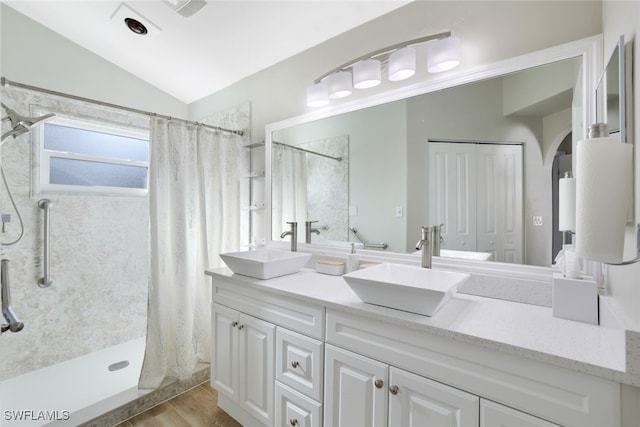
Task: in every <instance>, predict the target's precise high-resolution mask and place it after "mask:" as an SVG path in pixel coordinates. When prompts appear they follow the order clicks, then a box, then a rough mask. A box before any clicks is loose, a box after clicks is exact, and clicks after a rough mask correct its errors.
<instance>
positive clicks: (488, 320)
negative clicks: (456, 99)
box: [206, 268, 640, 427]
mask: <svg viewBox="0 0 640 427" xmlns="http://www.w3.org/2000/svg"><path fill="white" fill-rule="evenodd" d="M206 274H207V275H208V276H210V277H211V279H212V331H213V339H212V350H213V351H212V364H211V384H212V386H213V387H214V388H215V389H216V390H218V392H219V406H220V407H221V408H222V409H223V410H225V411H227V412H228V413H229V414H230V415H231V416H233V417H234V418H235V419H237V420H238V421H239V422H241V423H242V424H243V425H247V426H251V425H266V426H326V427H338V426H348V427H352V426H357V425H368V426H400V425H402V426H405V425H416V426H428V425H437V426H440V425H459V426H498V425H500V426H518V427H520V426H553V425H562V426H580V427H584V426H621V425H623V426H626V425H632V424H628V417H627V418H625V416H623V415H622V406H623V403H622V402H624V400H625V399H624V394H625V392H626V391H628V390H636V388H635V387H639V386H640V376H639V375H635V374H632V373H628V372H625V349H624V340H622V344H620V342H619V341H616V340H612V339H611V336H609V335H608V330H607V329H606V328H604V327H602V326H597V325H590V324H586V323H580V322H574V321H569V320H564V319H559V318H554V317H552V315H551V309H550V308H549V307H543V306H537V305H532V304H522V303H517V302H512V301H505V300H499V299H493V298H486V297H480V296H474V295H467V294H461V293H456V294H454V296H453V297H452V298H451V299H450V300H449V302H448V303H447V304H445V305H444V306H443V307H442V308H441V309H440V310H439V311H438V312H437V313H436V314H435V315H434V316H433V317H427V316H422V315H417V314H412V313H408V312H404V311H400V310H394V309H389V308H385V307H381V306H376V305H371V304H365V303H363V302H362V301H360V299H359V298H358V297H357V296H356V295H355V294H354V293H353V291H352V290H351V289H350V288H349V287H348V286H347V284H346V282H345V281H344V279H343V278H342V277H340V276H328V275H323V274H320V273H318V272H316V271H315V270H313V269H307V268H304V269H302V270H301V271H300V272H298V273H295V274H290V275H287V276H282V277H277V278H273V279H269V280H258V279H253V278H251V277H246V276H242V275H237V274H233V273H232V272H231V271H230V270H228V269H227V268H218V269H213V270H208V271H207V272H206ZM551 331H552V332H551ZM636 421H637V420H636Z"/></svg>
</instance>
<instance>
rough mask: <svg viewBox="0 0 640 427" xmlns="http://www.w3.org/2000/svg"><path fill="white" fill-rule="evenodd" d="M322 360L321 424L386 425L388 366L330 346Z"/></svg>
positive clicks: (339, 426) (334, 426) (350, 426)
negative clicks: (323, 380) (323, 366)
mask: <svg viewBox="0 0 640 427" xmlns="http://www.w3.org/2000/svg"><path fill="white" fill-rule="evenodd" d="M325 361H326V368H325V395H324V405H325V406H324V425H325V426H326V427H359V426H362V427H365V426H367V427H373V426H376V427H383V426H386V425H387V404H388V399H387V396H388V392H387V387H386V381H387V377H388V372H389V369H388V366H387V365H385V364H384V363H380V362H377V361H375V360H372V359H369V358H367V357H364V356H360V355H358V354H355V353H352V352H350V351H346V350H342V349H340V348H337V347H333V346H331V345H326V353H325Z"/></svg>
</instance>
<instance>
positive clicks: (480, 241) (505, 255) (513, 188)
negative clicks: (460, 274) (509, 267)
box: [476, 144, 524, 264]
mask: <svg viewBox="0 0 640 427" xmlns="http://www.w3.org/2000/svg"><path fill="white" fill-rule="evenodd" d="M476 165H477V173H478V175H477V180H476V181H477V211H476V225H477V233H478V234H477V245H478V246H477V251H479V252H489V253H492V254H493V257H492V260H493V261H499V262H510V263H516V264H522V263H523V262H524V249H523V247H524V229H523V190H522V146H521V145H506V144H505V145H498V144H478V145H477V162H476Z"/></svg>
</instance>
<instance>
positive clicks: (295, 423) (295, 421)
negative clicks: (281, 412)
mask: <svg viewBox="0 0 640 427" xmlns="http://www.w3.org/2000/svg"><path fill="white" fill-rule="evenodd" d="M289 424H291V425H292V426H297V425H298V420H297V419H295V418H291V419H290V420H289Z"/></svg>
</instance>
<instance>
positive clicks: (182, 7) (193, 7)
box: [162, 0, 207, 18]
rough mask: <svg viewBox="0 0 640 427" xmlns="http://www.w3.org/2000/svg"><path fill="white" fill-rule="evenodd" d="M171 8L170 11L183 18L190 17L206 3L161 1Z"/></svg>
mask: <svg viewBox="0 0 640 427" xmlns="http://www.w3.org/2000/svg"><path fill="white" fill-rule="evenodd" d="M162 1H164V2H165V3H166V4H168V5H169V7H171V9H173V10H175V11H176V12H178V13H179V14H180V15H182V16H184V17H185V18H188V17H190V16H191V15H193V14H194V13H196V12H197V11H199V10H200V9H202V8H203V7H204V6H205V5H206V4H207V2H206V1H205V0H162Z"/></svg>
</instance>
